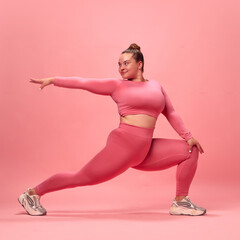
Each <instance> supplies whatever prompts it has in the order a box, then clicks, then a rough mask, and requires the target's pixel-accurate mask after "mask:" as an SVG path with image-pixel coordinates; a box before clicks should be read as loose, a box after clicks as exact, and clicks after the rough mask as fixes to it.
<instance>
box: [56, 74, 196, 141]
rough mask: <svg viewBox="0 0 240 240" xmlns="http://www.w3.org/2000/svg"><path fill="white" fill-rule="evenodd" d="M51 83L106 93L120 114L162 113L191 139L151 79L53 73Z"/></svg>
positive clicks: (156, 83) (178, 130) (160, 87)
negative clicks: (60, 75)
mask: <svg viewBox="0 0 240 240" xmlns="http://www.w3.org/2000/svg"><path fill="white" fill-rule="evenodd" d="M53 84H54V86H59V87H65V88H78V89H83V90H87V91H89V92H92V93H95V94H100V95H109V96H111V97H112V99H113V100H114V101H115V102H116V103H117V106H118V112H119V115H120V116H126V115H129V114H147V115H150V116H152V117H155V118H156V119H157V118H158V116H159V114H160V113H162V114H163V115H164V116H165V117H166V118H167V120H168V121H169V123H170V124H171V126H172V127H173V128H174V129H175V131H176V132H177V133H178V134H179V135H180V136H181V137H182V138H183V139H184V140H186V141H187V140H189V139H190V138H192V134H191V132H190V131H189V130H188V129H187V128H186V127H185V126H184V123H183V121H182V119H181V117H180V116H179V114H178V113H177V112H176V111H175V109H174V108H173V105H172V103H171V101H170V99H169V97H168V95H167V94H166V92H165V90H164V89H163V87H162V86H161V84H160V83H159V82H158V81H157V80H154V79H149V80H148V81H146V82H137V81H130V80H126V79H118V78H83V77H76V76H73V77H59V76H55V77H54V80H53Z"/></svg>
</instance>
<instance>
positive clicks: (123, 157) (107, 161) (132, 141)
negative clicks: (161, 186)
mask: <svg viewBox="0 0 240 240" xmlns="http://www.w3.org/2000/svg"><path fill="white" fill-rule="evenodd" d="M154 129H155V128H144V127H138V126H134V125H130V124H127V123H124V122H120V123H119V127H118V128H116V129H114V130H112V131H111V132H110V134H109V135H108V138H107V142H106V145H105V147H104V148H103V149H102V150H101V151H100V152H99V153H97V154H96V155H95V156H94V157H93V158H92V159H91V160H90V161H89V162H88V163H87V164H86V165H84V166H83V167H82V168H81V169H80V170H78V171H76V172H63V173H57V174H54V175H52V176H51V177H49V178H48V179H46V180H45V181H43V182H42V183H40V184H39V185H37V186H35V190H36V192H37V194H38V195H40V196H42V195H44V194H46V193H48V192H53V191H57V190H61V189H66V188H74V187H79V186H86V185H94V184H98V183H102V182H105V181H107V180H109V179H112V178H114V177H116V176H118V175H120V174H121V173H123V172H124V171H126V170H127V169H128V168H130V167H131V168H134V169H138V170H143V171H158V170H163V169H166V168H170V167H172V166H175V165H178V166H177V173H176V195H177V196H187V195H188V191H189V188H190V184H191V182H192V179H193V177H194V175H195V172H196V169H197V162H198V155H199V153H198V149H197V147H196V146H195V145H194V146H193V148H192V152H191V153H190V152H189V146H188V143H187V142H186V141H184V140H178V139H165V138H152V136H153V132H154Z"/></svg>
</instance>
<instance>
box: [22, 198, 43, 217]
mask: <svg viewBox="0 0 240 240" xmlns="http://www.w3.org/2000/svg"><path fill="white" fill-rule="evenodd" d="M21 198H23V196H22V195H20V196H19V197H18V202H19V203H20V204H21V205H22V207H23V208H24V210H25V211H26V212H27V214H28V215H30V216H44V215H46V214H47V212H45V213H43V214H37V215H34V214H30V213H29V212H28V211H27V209H26V208H25V206H24V204H22V203H21Z"/></svg>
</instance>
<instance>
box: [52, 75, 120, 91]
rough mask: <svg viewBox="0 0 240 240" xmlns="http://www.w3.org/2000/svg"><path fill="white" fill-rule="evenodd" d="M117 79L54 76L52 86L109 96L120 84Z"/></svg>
mask: <svg viewBox="0 0 240 240" xmlns="http://www.w3.org/2000/svg"><path fill="white" fill-rule="evenodd" d="M120 81H121V80H120V79H118V78H83V77H77V76H73V77H60V76H54V77H53V80H52V83H53V85H54V86H58V87H65V88H78V89H83V90H87V91H89V92H92V93H96V94H101V95H111V94H112V93H113V91H114V90H115V89H116V87H117V86H118V85H119V84H120Z"/></svg>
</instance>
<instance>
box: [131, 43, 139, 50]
mask: <svg viewBox="0 0 240 240" xmlns="http://www.w3.org/2000/svg"><path fill="white" fill-rule="evenodd" d="M129 49H137V50H139V51H140V47H139V46H138V45H137V44H136V43H132V44H131V45H130V46H129Z"/></svg>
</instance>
